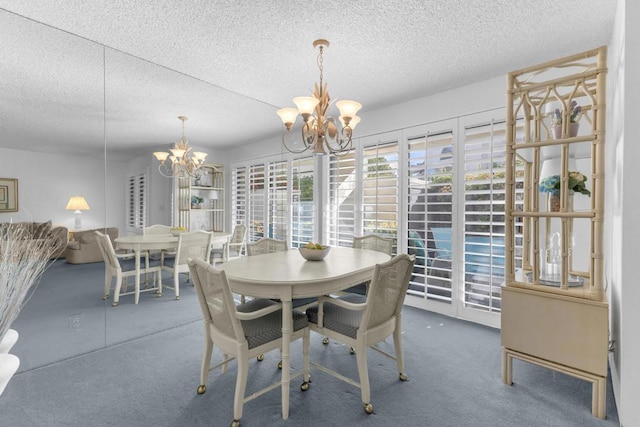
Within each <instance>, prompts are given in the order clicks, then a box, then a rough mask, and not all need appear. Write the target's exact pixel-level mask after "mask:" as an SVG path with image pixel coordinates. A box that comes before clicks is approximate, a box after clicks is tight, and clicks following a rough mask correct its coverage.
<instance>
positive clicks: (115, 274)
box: [95, 231, 162, 307]
mask: <svg viewBox="0 0 640 427" xmlns="http://www.w3.org/2000/svg"><path fill="white" fill-rule="evenodd" d="M95 233H96V237H97V241H98V247H99V248H100V253H101V254H102V258H103V260H104V296H103V297H102V299H103V300H107V299H109V292H110V290H111V282H113V279H114V278H115V289H114V292H113V302H112V303H111V305H112V306H113V307H116V306H117V305H118V303H119V302H120V297H121V296H123V295H131V294H133V295H134V303H135V304H138V301H139V300H140V292H149V291H155V292H156V293H157V294H158V295H162V281H161V280H162V279H161V274H162V271H161V268H160V263H159V262H153V261H151V262H150V261H149V254H148V253H142V254H141V257H144V269H142V268H141V269H140V271H139V272H138V273H139V274H144V275H145V278H146V277H147V274H148V273H153V278H154V280H155V281H156V286H153V287H151V288H149V287H148V286H145V289H143V290H140V287H139V286H138V287H135V288H134V290H133V291H131V292H127V291H126V289H127V286H126V284H125V291H124V292H122V282H123V281H125V280H126V279H127V278H129V277H135V275H136V274H137V273H136V266H135V258H134V256H133V255H132V254H130V253H116V251H115V249H114V248H113V243H111V239H110V238H109V236H108V235H107V234H103V233H101V232H99V231H96V232H95ZM154 264H155V265H154Z"/></svg>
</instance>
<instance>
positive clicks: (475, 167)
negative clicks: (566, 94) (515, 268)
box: [463, 120, 524, 312]
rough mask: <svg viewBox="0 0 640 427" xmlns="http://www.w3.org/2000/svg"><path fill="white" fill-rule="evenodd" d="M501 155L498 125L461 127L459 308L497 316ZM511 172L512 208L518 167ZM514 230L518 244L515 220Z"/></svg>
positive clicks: (519, 192) (519, 185) (519, 190)
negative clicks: (513, 178)
mask: <svg viewBox="0 0 640 427" xmlns="http://www.w3.org/2000/svg"><path fill="white" fill-rule="evenodd" d="M505 150H506V146H505V123H504V121H503V120H501V121H494V120H492V121H490V122H486V123H480V124H475V125H471V126H466V127H465V129H464V236H463V243H464V304H465V306H467V307H473V308H476V309H481V310H487V311H498V312H499V311H500V303H501V294H500V290H501V285H502V283H503V282H504V259H505V258H504V256H505V252H504V251H505V240H504V237H505V216H504V203H505V167H506V164H505ZM517 169H518V171H519V172H518V173H517V174H516V203H517V204H518V203H519V204H520V205H521V204H522V201H523V198H524V193H523V191H524V190H523V187H524V180H523V177H524V164H522V163H520V164H519V166H518V168H517ZM516 226H517V227H518V229H519V230H520V234H519V235H516V239H517V241H519V242H520V243H521V242H522V233H521V231H522V220H521V219H520V220H516ZM520 260H521V257H520ZM520 262H521V261H520ZM520 265H521V264H520Z"/></svg>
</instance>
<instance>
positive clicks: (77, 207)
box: [65, 196, 91, 230]
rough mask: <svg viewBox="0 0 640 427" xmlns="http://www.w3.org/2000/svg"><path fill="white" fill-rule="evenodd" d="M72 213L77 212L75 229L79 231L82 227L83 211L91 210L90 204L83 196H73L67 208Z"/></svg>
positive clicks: (75, 213)
mask: <svg viewBox="0 0 640 427" xmlns="http://www.w3.org/2000/svg"><path fill="white" fill-rule="evenodd" d="M65 209H67V210H70V211H75V212H74V215H75V223H74V228H75V229H76V230H79V229H80V228H81V227H82V211H88V210H89V209H91V208H90V207H89V204H88V203H87V201H86V200H85V199H84V197H82V196H71V198H70V199H69V202H68V203H67V207H66V208H65Z"/></svg>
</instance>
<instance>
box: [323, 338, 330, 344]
mask: <svg viewBox="0 0 640 427" xmlns="http://www.w3.org/2000/svg"><path fill="white" fill-rule="evenodd" d="M322 344H324V345H329V338H326V337H325V338H324V339H323V340H322Z"/></svg>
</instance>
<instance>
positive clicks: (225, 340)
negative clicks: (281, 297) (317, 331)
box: [189, 259, 309, 427]
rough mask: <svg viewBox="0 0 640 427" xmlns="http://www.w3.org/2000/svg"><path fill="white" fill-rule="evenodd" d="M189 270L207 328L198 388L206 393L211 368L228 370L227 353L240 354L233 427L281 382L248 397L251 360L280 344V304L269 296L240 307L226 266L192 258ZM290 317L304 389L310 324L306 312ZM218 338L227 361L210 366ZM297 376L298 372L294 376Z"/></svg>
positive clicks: (199, 391) (307, 367) (199, 392)
mask: <svg viewBox="0 0 640 427" xmlns="http://www.w3.org/2000/svg"><path fill="white" fill-rule="evenodd" d="M189 269H190V271H191V275H192V277H193V283H194V285H195V288H196V293H197V295H198V301H199V302H200V308H201V309H202V316H203V319H204V333H205V348H204V356H203V358H202V365H201V370H200V385H199V386H198V389H197V392H198V394H203V393H205V392H206V390H207V382H208V379H209V372H210V371H212V370H214V369H217V368H219V367H221V368H222V373H226V371H227V367H228V363H229V362H230V361H231V360H233V359H230V358H229V356H232V357H233V358H235V359H237V360H238V370H237V373H236V388H235V397H234V404H233V421H232V423H231V426H232V427H234V426H238V427H239V426H240V418H241V417H242V408H243V405H244V404H245V403H246V402H248V401H250V400H252V399H254V398H255V397H258V396H260V395H262V394H263V393H264V392H266V391H268V390H271V389H272V388H274V387H276V386H277V385H278V384H280V382H278V383H276V384H272V385H270V386H268V387H265V388H264V389H262V390H260V391H257V392H255V393H253V394H251V395H250V396H248V397H245V390H246V385H247V376H248V370H249V360H250V359H252V358H253V357H256V356H257V355H258V354H263V353H266V352H268V351H271V350H276V349H280V348H282V304H281V303H278V302H275V301H272V300H268V299H253V300H251V301H250V302H248V303H246V304H240V305H237V306H236V305H235V301H234V298H233V293H232V292H231V290H230V288H229V283H228V282H227V276H226V273H225V272H224V270H218V269H216V268H215V267H214V266H212V265H210V264H209V263H207V262H205V261H203V260H200V259H198V260H191V261H190V262H189ZM292 316H293V334H292V337H291V341H292V342H293V341H294V340H297V339H300V338H302V354H303V372H302V375H303V383H302V385H301V386H300V388H301V390H302V391H306V390H307V389H308V388H309V325H308V320H307V316H306V315H305V314H304V313H302V312H300V311H297V310H293V312H292ZM214 343H215V345H216V346H218V347H219V348H220V350H222V352H223V360H222V362H220V363H218V364H216V365H214V366H211V356H212V354H213V347H214ZM299 375H300V374H297V375H294V376H292V378H291V379H293V378H296V377H297V376H299Z"/></svg>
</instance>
